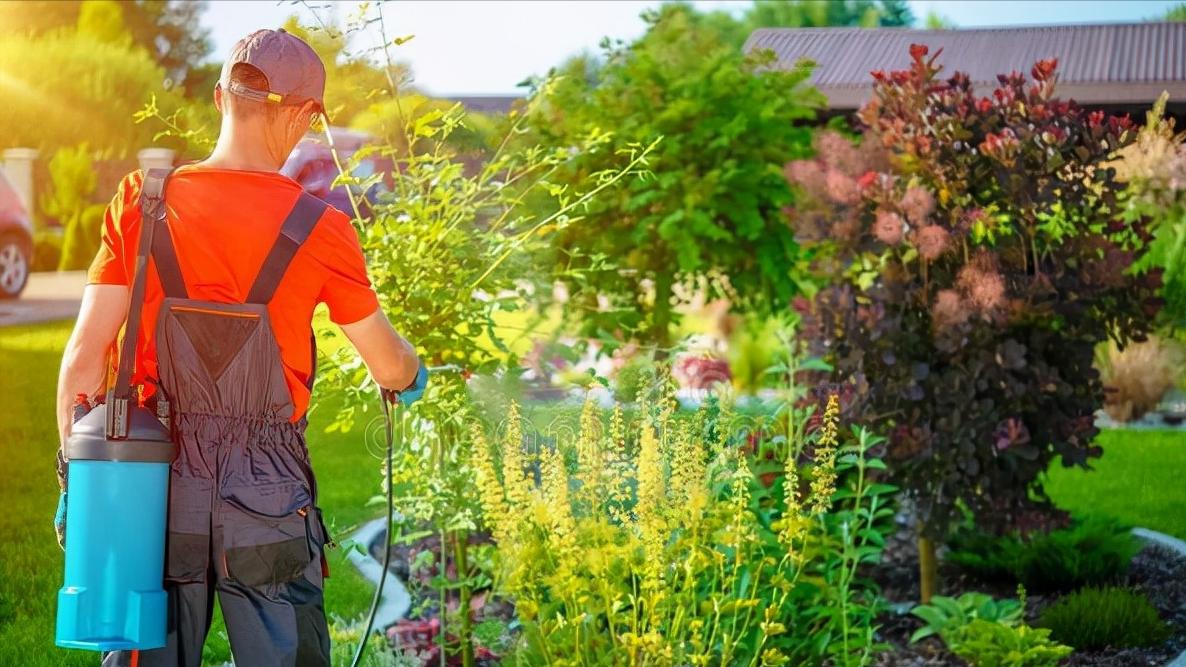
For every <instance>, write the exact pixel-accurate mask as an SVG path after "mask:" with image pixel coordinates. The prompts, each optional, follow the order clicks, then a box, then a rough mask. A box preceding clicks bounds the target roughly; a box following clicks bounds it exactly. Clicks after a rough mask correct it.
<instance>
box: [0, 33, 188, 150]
mask: <svg viewBox="0 0 1186 667" xmlns="http://www.w3.org/2000/svg"><path fill="white" fill-rule="evenodd" d="M0 72H4V73H5V76H6V77H8V78H9V81H8V82H7V86H8V88H9V89H10V90H11V91H13V94H15V98H11V99H10V100H9V102H8V103H7V104H6V105H5V109H4V113H3V114H0V137H4V142H5V145H8V146H30V147H33V148H41V149H51V148H58V147H61V146H76V145H78V144H80V143H82V142H88V143H89V145H90V146H91V147H92V148H93V149H95V150H97V151H111V152H114V153H116V154H124V153H126V152H129V151H132V152H134V151H135V150H137V149H139V148H143V147H145V146H149V145H151V143H152V139H153V130H152V129H151V128H149V127H147V126H144V125H137V124H134V123H130V122H128V119H129V118H131V117H132V115H133V112H135V111H136V110H137V109H138V108H139V107H140V105H141V104H142V103H143V102H144V100H145V99H146V98H148V97H149V95H150V94H153V95H155V96H156V98H157V99H158V100H159V103H160V105H161V107H163V108H164V109H165V111H166V112H172V111H173V110H175V109H177V108H179V107H180V106H181V105H182V104H183V99H182V96H181V93H180V91H179V90H178V89H176V88H174V89H170V90H166V89H165V78H166V75H165V71H164V70H163V69H162V68H161V67H160V65H158V64H157V63H156V62H155V61H154V60H153V59H152V56H150V55H149V54H148V53H147V52H146V51H144V50H143V49H141V48H138V47H135V46H127V45H124V44H118V43H110V42H104V41H103V40H101V39H97V38H96V37H94V36H92V35H80V34H78V33H77V32H76V31H75V30H72V29H63V30H59V31H55V32H51V33H47V34H44V35H38V36H27V35H14V34H8V35H4V38H3V39H0ZM206 94H207V95H209V93H208V92H207V93H206ZM207 99H208V98H207ZM202 106H204V107H210V106H211V105H210V104H209V103H208V102H206V103H204V104H203V105H202Z"/></svg>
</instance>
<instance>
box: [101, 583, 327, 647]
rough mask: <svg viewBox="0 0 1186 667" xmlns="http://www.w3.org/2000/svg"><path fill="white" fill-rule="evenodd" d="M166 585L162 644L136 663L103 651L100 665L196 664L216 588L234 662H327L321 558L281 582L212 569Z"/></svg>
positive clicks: (208, 624)
mask: <svg viewBox="0 0 1186 667" xmlns="http://www.w3.org/2000/svg"><path fill="white" fill-rule="evenodd" d="M311 578H312V579H315V581H311V580H310V579H311ZM209 582H214V583H213V585H211V584H210V583H209ZM165 590H166V591H167V592H168V594H169V634H168V638H167V644H166V645H165V647H164V648H159V649H153V650H149V651H140V652H139V656H138V658H137V659H136V662H135V663H133V653H134V652H133V651H115V652H112V653H107V654H106V655H104V656H103V667H133V664H134V665H135V666H136V667H201V665H202V645H203V644H205V642H206V634H207V633H208V632H209V631H210V618H211V615H212V614H213V613H214V595H215V594H216V593H217V595H218V605H219V607H221V608H222V615H223V617H224V618H225V619H226V627H227V635H228V637H229V638H230V640H231V653H232V655H233V656H234V659H235V665H236V667H329V664H330V659H329V628H328V627H327V625H326V621H325V607H324V604H323V601H322V581H321V569H320V563H318V564H317V567H315V568H310V569H309V570H308V571H307V573H306V575H305V576H302V577H300V578H298V579H295V580H293V581H289V582H286V583H282V584H274V585H268V586H264V587H256V588H251V587H247V586H244V585H242V584H240V583H238V582H235V581H232V580H228V579H220V578H218V576H217V575H216V573H215V572H214V570H213V568H212V569H211V570H210V571H209V573H208V575H207V577H206V582H203V583H188V584H167V585H166V587H165Z"/></svg>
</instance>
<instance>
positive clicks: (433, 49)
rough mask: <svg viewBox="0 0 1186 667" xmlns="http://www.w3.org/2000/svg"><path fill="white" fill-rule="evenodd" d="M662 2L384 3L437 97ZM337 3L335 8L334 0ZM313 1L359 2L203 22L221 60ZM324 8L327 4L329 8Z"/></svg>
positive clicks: (618, 31)
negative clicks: (254, 32)
mask: <svg viewBox="0 0 1186 667" xmlns="http://www.w3.org/2000/svg"><path fill="white" fill-rule="evenodd" d="M1179 2H1181V0H1164V1H1163V0H1112V1H1096V0H1081V1H1072V0H994V1H989V0H910V2H909V4H910V7H911V9H912V10H913V12H914V15H915V16H916V17H918V19H919V20H920V21H921V20H922V19H923V17H925V16H927V14H929V13H931V12H934V13H936V14H938V15H940V16H942V17H944V18H946V19H948V20H950V21H953V22H954V23H955V24H956V25H957V26H959V27H968V28H970V27H977V26H1004V25H1023V24H1029V25H1033V24H1065V23H1103V22H1124V21H1141V20H1145V19H1148V18H1151V17H1154V16H1159V15H1161V14H1164V13H1165V11H1166V10H1167V9H1168V8H1170V7H1172V6H1174V5H1176V4H1178V3H1179ZM659 4H660V3H659V2H658V1H644V0H451V1H441V0H429V1H424V0H396V1H395V2H389V3H384V4H383V5H382V6H381V11H382V12H383V17H384V22H385V23H386V24H387V26H388V31H389V33H390V34H391V35H392V36H393V37H394V36H403V35H414V38H413V39H412V40H411V41H409V42H407V43H405V44H403V45H401V46H398V47H393V49H392V55H393V57H394V58H395V59H396V60H399V61H401V62H406V63H409V64H410V65H411V68H412V72H413V77H414V84H415V85H416V86H417V87H418V88H420V89H422V90H424V91H426V92H428V93H430V94H433V95H439V96H445V95H462V94H478V95H500V94H502V95H506V94H519V93H521V92H522V90H521V89H518V88H517V84H518V83H519V82H521V81H523V80H524V79H525V78H527V77H529V76H531V75H536V74H544V73H546V72H547V70H548V68H549V67H552V66H553V65H557V64H559V63H561V62H563V61H564V60H565V59H566V58H567V57H568V56H571V55H575V54H577V53H580V52H581V51H594V52H595V51H597V50H598V44H599V43H600V42H601V40H602V39H603V38H604V37H606V36H609V37H614V38H619V39H631V38H634V37H637V36H639V35H640V34H642V31H643V29H644V24H643V21H642V19H640V18H639V14H640V13H641V12H642V11H643V10H645V9H647V8H650V7H655V6H657V5H659ZM692 4H694V5H696V6H697V7H699V8H701V9H725V10H732V11H738V12H739V11H743V10H744V9H745V7H746V6H747V5H748V4H749V3H748V2H743V1H740V0H697V1H695V2H693V3H692ZM330 5H333V6H330ZM309 7H316V8H319V9H317V11H318V12H320V13H322V14H323V15H328V13H332V12H334V11H337V12H338V13H339V15H340V16H341V17H343V18H346V17H348V16H349V15H350V14H351V13H353V12H356V11H357V7H358V3H357V2H343V3H340V4H334V3H327V2H324V1H323V0H314V1H312V2H307V3H300V4H297V3H293V2H276V1H275V0H259V1H254V2H248V1H232V0H216V1H215V2H211V3H210V4H209V6H208V9H207V10H206V13H205V15H204V17H203V23H204V24H205V25H206V26H207V27H209V28H210V29H211V38H212V40H213V44H214V54H213V57H214V58H215V59H217V60H219V61H221V59H222V58H223V57H224V55H225V54H226V53H227V52H229V51H230V48H231V46H232V45H233V44H234V43H235V41H236V40H238V39H239V38H240V37H242V36H243V35H245V34H247V33H249V32H251V31H252V30H255V29H257V28H266V27H278V26H279V25H280V24H281V23H282V22H283V21H284V19H285V18H286V17H287V16H288V15H289V14H292V13H297V14H299V15H301V16H302V17H303V18H304V19H305V20H304V21H303V22H309V23H311V22H312V17H311V16H310V15H309V11H310V10H309ZM327 7H328V8H327Z"/></svg>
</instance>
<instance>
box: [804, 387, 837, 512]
mask: <svg viewBox="0 0 1186 667" xmlns="http://www.w3.org/2000/svg"><path fill="white" fill-rule="evenodd" d="M839 421H840V399H839V398H838V397H837V395H836V394H831V395H830V396H828V406H827V408H825V409H824V419H823V424H822V425H821V426H820V435H819V440H818V441H817V442H816V445H815V469H814V470H813V471H812V478H811V501H810V505H811V513H812V514H822V513H824V512H825V511H827V509H828V507H829V506H831V504H832V495H833V494H835V493H836V447H837V444H838V443H839Z"/></svg>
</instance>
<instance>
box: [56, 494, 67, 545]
mask: <svg viewBox="0 0 1186 667" xmlns="http://www.w3.org/2000/svg"><path fill="white" fill-rule="evenodd" d="M54 532H55V533H57V534H58V546H59V547H61V548H62V550H65V549H66V492H65V491H63V492H62V495H60V496H58V511H57V513H56V514H54Z"/></svg>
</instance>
